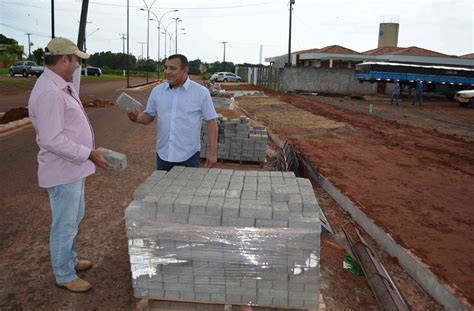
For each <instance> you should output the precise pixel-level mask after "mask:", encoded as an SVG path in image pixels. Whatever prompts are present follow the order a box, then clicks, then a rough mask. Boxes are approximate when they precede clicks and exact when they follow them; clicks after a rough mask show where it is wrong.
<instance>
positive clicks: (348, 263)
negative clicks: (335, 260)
mask: <svg viewBox="0 0 474 311" xmlns="http://www.w3.org/2000/svg"><path fill="white" fill-rule="evenodd" d="M342 267H343V268H344V269H348V270H349V271H350V272H352V273H353V274H355V275H357V276H363V275H364V272H363V271H362V268H361V267H360V264H359V263H358V262H357V260H355V259H354V258H352V257H351V256H350V255H346V256H345V257H344V261H343V262H342Z"/></svg>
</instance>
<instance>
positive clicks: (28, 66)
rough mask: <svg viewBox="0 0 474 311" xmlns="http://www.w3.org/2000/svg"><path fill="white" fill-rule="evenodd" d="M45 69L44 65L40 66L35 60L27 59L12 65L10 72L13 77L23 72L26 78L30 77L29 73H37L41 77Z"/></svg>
mask: <svg viewBox="0 0 474 311" xmlns="http://www.w3.org/2000/svg"><path fill="white" fill-rule="evenodd" d="M43 70H44V67H43V66H38V65H37V64H36V63H35V62H33V61H29V60H27V61H21V62H18V63H16V64H15V65H13V66H10V70H9V74H10V76H11V77H13V76H14V75H16V74H21V75H22V76H23V77H25V78H26V77H28V75H35V76H37V77H39V76H40V75H41V74H42V73H43Z"/></svg>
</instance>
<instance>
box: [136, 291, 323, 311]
mask: <svg viewBox="0 0 474 311" xmlns="http://www.w3.org/2000/svg"><path fill="white" fill-rule="evenodd" d="M160 310H175V311H189V310H194V311H233V310H235V311H237V310H241V307H240V306H238V305H231V304H225V305H223V304H216V303H213V304H210V303H199V302H190V301H169V300H156V299H147V298H143V299H142V300H140V302H139V303H138V304H137V311H160ZM274 310H275V309H274V308H272V307H259V308H258V311H274ZM306 310H307V311H325V310H326V304H325V303H324V298H323V295H321V294H320V295H319V308H311V309H306Z"/></svg>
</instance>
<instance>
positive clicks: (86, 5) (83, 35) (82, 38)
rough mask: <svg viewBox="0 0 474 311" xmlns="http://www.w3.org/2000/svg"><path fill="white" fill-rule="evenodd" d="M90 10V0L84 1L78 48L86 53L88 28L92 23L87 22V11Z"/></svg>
mask: <svg viewBox="0 0 474 311" xmlns="http://www.w3.org/2000/svg"><path fill="white" fill-rule="evenodd" d="M88 9H89V0H82V8H81V17H80V19H79V34H78V35H77V47H78V48H79V50H81V51H85V47H86V27H87V24H90V23H91V22H88V21H87V11H88Z"/></svg>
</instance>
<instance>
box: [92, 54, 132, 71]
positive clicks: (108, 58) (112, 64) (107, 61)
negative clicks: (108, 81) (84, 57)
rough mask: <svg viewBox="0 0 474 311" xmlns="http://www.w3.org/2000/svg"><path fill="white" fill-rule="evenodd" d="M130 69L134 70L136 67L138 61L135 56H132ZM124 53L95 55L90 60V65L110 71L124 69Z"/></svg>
mask: <svg viewBox="0 0 474 311" xmlns="http://www.w3.org/2000/svg"><path fill="white" fill-rule="evenodd" d="M128 59H129V67H130V68H131V69H132V68H134V67H135V65H136V62H137V59H136V58H135V56H133V55H130V57H129V58H128ZM123 60H124V54H123V53H112V52H110V51H107V52H100V53H94V54H92V55H91V56H90V58H89V64H90V65H91V66H95V67H101V68H108V69H123Z"/></svg>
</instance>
